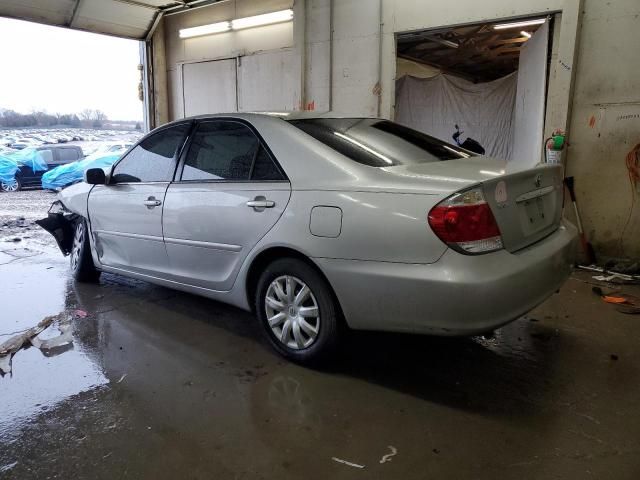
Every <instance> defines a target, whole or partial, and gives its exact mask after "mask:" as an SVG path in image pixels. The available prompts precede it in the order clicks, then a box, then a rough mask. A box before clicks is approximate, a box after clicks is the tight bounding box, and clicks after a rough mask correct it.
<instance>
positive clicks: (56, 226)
mask: <svg viewBox="0 0 640 480" xmlns="http://www.w3.org/2000/svg"><path fill="white" fill-rule="evenodd" d="M77 218H78V215H77V214H75V213H73V212H71V211H69V210H67V208H66V207H65V206H64V205H63V204H62V202H61V201H60V200H56V201H55V202H53V203H52V204H51V207H49V214H48V215H47V217H46V218H43V219H41V220H36V224H38V225H39V226H40V227H42V228H44V229H45V230H46V231H47V232H49V233H50V234H51V235H53V238H55V240H56V243H57V244H58V247H60V251H61V252H62V253H63V254H64V255H65V256H66V255H69V254H70V253H71V247H72V246H73V234H74V224H75V221H76V219H77Z"/></svg>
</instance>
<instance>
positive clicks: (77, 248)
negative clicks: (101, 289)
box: [69, 218, 100, 282]
mask: <svg viewBox="0 0 640 480" xmlns="http://www.w3.org/2000/svg"><path fill="white" fill-rule="evenodd" d="M69 263H70V266H71V273H72V274H73V278H74V280H76V281H78V282H96V281H98V278H100V272H99V271H98V270H97V269H96V267H95V265H94V264H93V258H92V257H91V247H90V244H89V231H88V229H87V223H86V221H85V220H84V218H80V219H78V221H77V222H76V226H75V229H74V234H73V245H72V246H71V254H70V255H69Z"/></svg>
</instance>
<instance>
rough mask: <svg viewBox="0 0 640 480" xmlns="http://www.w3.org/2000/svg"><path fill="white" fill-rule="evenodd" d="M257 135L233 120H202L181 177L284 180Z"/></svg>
mask: <svg viewBox="0 0 640 480" xmlns="http://www.w3.org/2000/svg"><path fill="white" fill-rule="evenodd" d="M283 178H284V177H283V176H282V174H281V173H280V171H279V170H278V168H277V167H276V165H275V164H274V162H273V160H272V159H271V157H270V156H269V155H268V153H267V152H266V150H265V149H264V147H263V146H262V145H260V141H259V140H258V137H257V136H256V135H255V134H254V133H253V132H252V131H251V129H250V128H249V127H247V126H246V125H244V124H242V123H240V122H233V121H226V120H221V121H211V122H203V123H201V124H200V126H199V127H198V130H197V131H196V133H195V135H194V136H193V140H192V141H191V146H190V147H189V152H188V153H187V157H186V159H185V164H184V169H183V171H182V180H192V181H193V180H227V181H236V182H247V181H250V180H283Z"/></svg>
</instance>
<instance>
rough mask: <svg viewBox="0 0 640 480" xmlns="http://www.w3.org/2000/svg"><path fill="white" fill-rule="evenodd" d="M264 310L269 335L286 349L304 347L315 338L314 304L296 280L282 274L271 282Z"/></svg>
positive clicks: (316, 315)
mask: <svg viewBox="0 0 640 480" xmlns="http://www.w3.org/2000/svg"><path fill="white" fill-rule="evenodd" d="M265 310H266V313H267V321H268V322H269V328H271V332H272V333H273V335H274V336H275V337H276V338H277V339H278V340H279V341H280V343H282V344H283V345H285V346H287V347H288V348H291V349H293V350H301V349H303V348H308V347H310V346H311V345H312V344H313V342H314V341H315V340H316V338H317V337H318V333H319V332H320V310H319V308H318V302H317V301H316V298H315V296H314V295H313V292H312V291H311V289H310V288H309V287H308V286H307V284H305V283H304V282H303V281H302V280H300V279H299V278H296V277H294V276H291V275H283V276H281V277H278V278H276V279H275V280H273V281H272V282H271V284H270V285H269V288H268V289H267V293H266V295H265Z"/></svg>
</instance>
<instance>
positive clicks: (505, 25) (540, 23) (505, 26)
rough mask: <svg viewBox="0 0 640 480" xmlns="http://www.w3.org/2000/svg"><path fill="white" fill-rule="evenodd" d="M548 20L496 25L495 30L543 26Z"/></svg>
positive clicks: (540, 19)
mask: <svg viewBox="0 0 640 480" xmlns="http://www.w3.org/2000/svg"><path fill="white" fill-rule="evenodd" d="M546 21H547V19H546V18H536V19H535V20H524V21H522V22H513V23H500V24H498V25H494V26H493V29H494V30H505V29H507V28H520V27H528V26H530V25H542V24H543V23H544V22H546Z"/></svg>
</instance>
